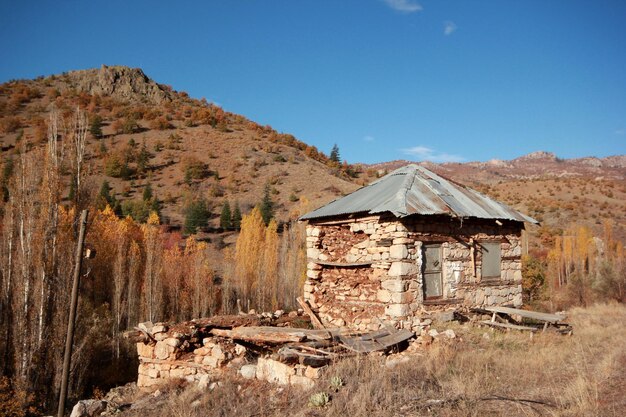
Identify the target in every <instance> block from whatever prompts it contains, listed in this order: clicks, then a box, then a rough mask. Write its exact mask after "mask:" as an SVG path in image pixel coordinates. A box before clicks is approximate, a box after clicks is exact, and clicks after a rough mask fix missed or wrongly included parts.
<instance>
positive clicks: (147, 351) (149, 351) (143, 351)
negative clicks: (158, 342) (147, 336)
mask: <svg viewBox="0 0 626 417" xmlns="http://www.w3.org/2000/svg"><path fill="white" fill-rule="evenodd" d="M137 354H138V355H139V356H141V357H142V358H150V359H152V357H153V356H152V355H153V354H154V346H153V345H147V344H145V343H143V342H138V343H137Z"/></svg>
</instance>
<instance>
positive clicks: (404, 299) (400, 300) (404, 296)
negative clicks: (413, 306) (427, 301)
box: [391, 291, 413, 304]
mask: <svg viewBox="0 0 626 417" xmlns="http://www.w3.org/2000/svg"><path fill="white" fill-rule="evenodd" d="M411 301H413V294H412V293H411V292H410V291H404V292H393V293H391V302H392V303H396V304H408V303H410V302H411Z"/></svg>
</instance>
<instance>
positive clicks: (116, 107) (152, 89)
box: [0, 66, 357, 228]
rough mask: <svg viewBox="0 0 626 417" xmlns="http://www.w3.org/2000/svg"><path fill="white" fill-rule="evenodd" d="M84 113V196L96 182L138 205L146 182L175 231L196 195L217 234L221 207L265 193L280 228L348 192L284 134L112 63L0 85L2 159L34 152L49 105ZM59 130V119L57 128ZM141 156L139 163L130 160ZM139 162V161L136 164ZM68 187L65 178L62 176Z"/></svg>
mask: <svg viewBox="0 0 626 417" xmlns="http://www.w3.org/2000/svg"><path fill="white" fill-rule="evenodd" d="M76 106H80V107H81V108H83V109H86V111H87V113H88V117H89V120H90V126H92V127H93V125H94V123H96V122H94V120H96V119H98V120H99V122H98V124H99V125H100V130H101V134H98V133H94V132H95V131H96V130H94V129H91V133H90V134H88V137H87V146H86V158H85V159H86V160H87V165H88V170H89V174H90V176H91V194H92V196H94V195H95V194H96V193H97V192H98V189H99V188H100V186H101V184H102V182H103V181H104V180H106V181H108V182H109V184H110V186H111V187H112V194H113V195H114V196H115V197H116V198H117V199H118V200H120V201H124V200H133V199H141V196H142V193H143V190H144V188H145V187H146V185H148V184H150V187H151V188H152V191H153V193H154V194H155V195H156V196H157V197H158V199H159V200H161V203H162V217H163V220H164V221H165V222H167V223H170V224H172V225H174V226H177V225H180V224H181V223H182V220H183V209H184V206H185V205H186V204H187V203H188V201H189V200H192V199H195V198H198V197H204V198H206V200H207V201H208V203H209V207H210V210H211V213H212V218H211V221H210V226H212V227H214V228H215V227H218V225H219V213H220V210H221V207H222V205H223V203H224V202H225V201H229V202H230V203H231V204H234V203H235V201H237V202H238V203H239V204H240V205H241V209H242V211H243V212H246V211H248V210H249V209H250V208H251V207H252V206H254V205H255V204H257V203H258V202H259V201H260V200H261V198H262V196H263V193H264V190H265V189H266V187H269V191H270V195H271V198H272V200H273V202H274V204H275V209H276V215H277V218H278V219H279V220H282V221H285V220H287V219H288V218H289V217H290V212H291V211H292V210H293V209H294V208H295V207H296V206H297V205H299V204H300V203H299V200H300V197H302V196H305V197H306V198H307V199H308V200H311V201H315V202H316V204H318V203H320V204H321V203H325V202H328V201H330V200H332V199H334V198H336V197H337V196H338V195H341V194H344V193H347V192H350V191H352V190H354V189H355V188H356V187H357V186H356V185H355V184H354V182H353V179H352V178H350V176H349V175H348V174H347V173H346V171H348V172H349V169H347V168H346V166H339V165H338V164H335V163H333V162H332V161H329V159H328V158H327V157H326V155H324V154H323V153H322V152H319V151H318V150H317V149H316V148H315V147H312V146H309V145H306V144H304V143H302V142H300V141H298V140H297V139H296V138H294V137H293V136H292V135H289V134H282V133H279V132H277V131H275V130H274V129H272V128H271V127H269V126H260V125H259V124H257V123H255V122H253V121H250V120H248V119H246V118H245V117H243V116H240V115H236V114H233V113H229V112H226V111H224V110H222V109H221V108H220V107H218V106H215V105H213V104H210V103H207V102H206V100H204V99H203V100H196V99H192V98H190V97H189V96H188V95H187V93H185V92H177V91H175V90H173V89H172V88H171V87H169V86H165V85H162V84H158V83H156V82H154V81H153V80H151V79H150V78H148V77H147V76H146V75H145V74H144V73H143V71H142V70H140V69H131V68H127V67H122V66H110V67H108V66H102V67H101V68H100V69H89V70H81V71H70V72H67V73H64V74H61V75H53V76H49V77H40V78H37V79H35V80H19V81H11V82H8V83H5V84H3V85H1V86H0V115H1V117H0V144H1V146H2V150H3V156H4V159H5V160H6V159H7V158H10V157H11V155H14V154H15V153H16V152H18V151H19V149H20V146H21V144H23V143H30V144H32V145H33V146H42V144H43V143H45V140H46V136H47V132H48V115H49V112H50V110H51V109H52V108H53V107H56V108H57V109H58V111H59V112H60V113H61V114H62V115H63V116H65V118H66V119H67V118H69V117H70V115H71V113H72V111H73V110H74V108H75V107H76ZM67 123H69V121H68V122H67ZM140 155H142V156H140ZM141 158H143V160H139V159H141ZM66 182H67V184H68V193H69V183H70V178H69V177H68V178H66Z"/></svg>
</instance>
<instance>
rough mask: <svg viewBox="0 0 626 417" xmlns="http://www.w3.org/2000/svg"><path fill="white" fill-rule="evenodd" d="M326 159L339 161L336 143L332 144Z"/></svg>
mask: <svg viewBox="0 0 626 417" xmlns="http://www.w3.org/2000/svg"><path fill="white" fill-rule="evenodd" d="M328 159H330V160H331V161H332V162H336V163H339V162H341V158H340V157H339V147H338V146H337V144H336V143H335V144H334V145H333V148H332V149H331V151H330V157H329V158H328Z"/></svg>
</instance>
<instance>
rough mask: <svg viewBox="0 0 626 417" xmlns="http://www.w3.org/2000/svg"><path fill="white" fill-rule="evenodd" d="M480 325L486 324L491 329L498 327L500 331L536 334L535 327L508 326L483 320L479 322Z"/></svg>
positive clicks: (507, 324)
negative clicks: (522, 331) (508, 330)
mask: <svg viewBox="0 0 626 417" xmlns="http://www.w3.org/2000/svg"><path fill="white" fill-rule="evenodd" d="M481 323H482V324H486V325H488V326H491V327H499V328H502V329H513V330H528V331H531V332H536V331H537V328H536V327H529V326H518V325H517V324H509V323H498V322H496V321H489V320H483V321H481Z"/></svg>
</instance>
